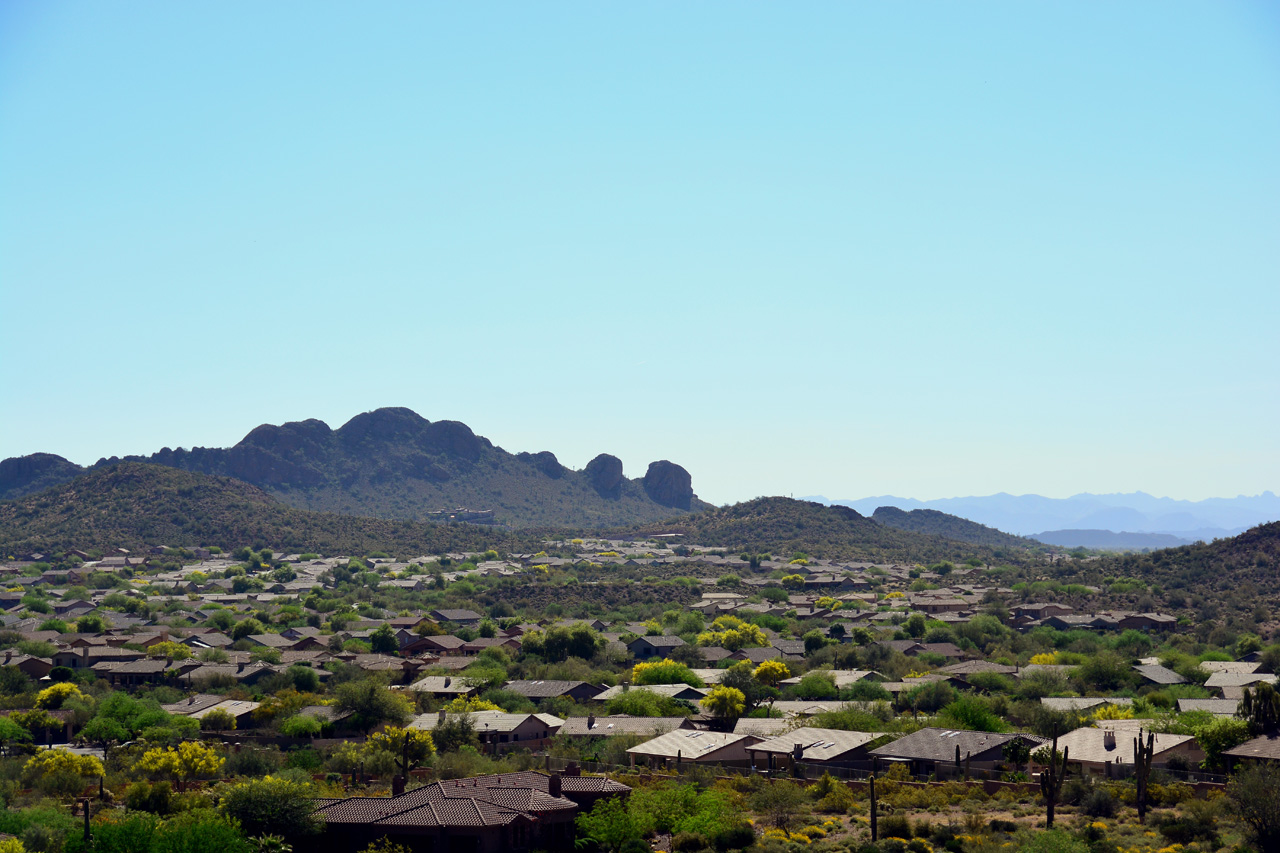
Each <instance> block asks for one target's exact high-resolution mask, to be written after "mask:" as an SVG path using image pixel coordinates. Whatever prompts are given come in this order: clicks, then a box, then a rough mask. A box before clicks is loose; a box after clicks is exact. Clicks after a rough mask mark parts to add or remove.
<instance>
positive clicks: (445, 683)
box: [444, 675, 453, 687]
mask: <svg viewBox="0 0 1280 853" xmlns="http://www.w3.org/2000/svg"><path fill="white" fill-rule="evenodd" d="M452 683H453V679H452V678H450V677H449V676H447V675H446V676H445V677H444V686H445V687H448V686H449V685H450V684H452Z"/></svg>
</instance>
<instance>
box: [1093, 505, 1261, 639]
mask: <svg viewBox="0 0 1280 853" xmlns="http://www.w3.org/2000/svg"><path fill="white" fill-rule="evenodd" d="M1095 569H1096V571H1098V572H1099V573H1102V574H1113V575H1116V576H1122V577H1136V578H1140V579H1142V580H1144V581H1146V582H1148V583H1149V584H1153V585H1158V586H1160V587H1161V588H1162V589H1163V590H1164V591H1165V593H1167V594H1172V595H1181V594H1183V593H1187V594H1191V595H1195V596H1203V597H1205V598H1208V599H1210V600H1212V601H1219V602H1222V601H1227V600H1229V599H1237V598H1239V599H1244V601H1243V602H1242V603H1245V604H1247V605H1248V606H1249V607H1252V606H1253V604H1254V603H1262V601H1263V600H1266V601H1269V602H1270V603H1271V605H1272V606H1276V605H1280V521H1273V522H1271V523H1270V524H1262V525H1259V526H1258V527H1254V528H1252V529H1250V530H1246V531H1245V532H1244V533H1241V534H1240V535H1239V536H1233V537H1231V538H1230V539H1219V540H1217V541H1214V542H1210V543H1208V544H1204V543H1200V544H1195V545H1184V546H1182V547H1180V548H1166V549H1164V550H1162V551H1153V552H1151V553H1150V554H1126V555H1124V556H1117V557H1107V558H1104V559H1102V560H1100V561H1098V562H1097V563H1096V564H1095ZM1275 615H1277V616H1280V614H1275Z"/></svg>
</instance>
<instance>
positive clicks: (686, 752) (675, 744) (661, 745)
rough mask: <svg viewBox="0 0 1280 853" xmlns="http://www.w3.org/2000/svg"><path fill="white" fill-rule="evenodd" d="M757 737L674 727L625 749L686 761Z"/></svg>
mask: <svg viewBox="0 0 1280 853" xmlns="http://www.w3.org/2000/svg"><path fill="white" fill-rule="evenodd" d="M758 740H759V738H757V737H755V736H753V735H747V734H735V733H732V732H704V731H695V730H691V729H676V730H675V731H671V732H667V733H666V734H664V735H659V736H658V737H656V738H654V739H653V740H647V741H645V742H644V743H641V744H637V745H636V746H633V747H631V748H630V749H628V750H627V752H628V753H630V754H632V755H652V756H656V757H659V758H677V757H680V758H683V759H684V760H686V761H697V760H699V759H701V758H709V757H711V756H714V755H715V753H717V752H719V751H720V750H722V749H724V748H726V747H729V746H733V745H734V744H739V743H741V744H742V745H744V746H746V745H750V744H752V743H756V742H757V741H758Z"/></svg>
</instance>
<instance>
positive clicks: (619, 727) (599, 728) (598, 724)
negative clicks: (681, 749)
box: [560, 714, 693, 738]
mask: <svg viewBox="0 0 1280 853" xmlns="http://www.w3.org/2000/svg"><path fill="white" fill-rule="evenodd" d="M691 728H693V724H692V723H690V722H689V719H688V718H687V717H631V716H628V715H626V714H615V715H613V716H609V717H597V716H595V715H594V714H588V715H587V716H585V717H569V718H568V719H566V720H565V721H564V725H563V726H561V727H560V737H566V738H592V737H614V736H616V735H641V736H644V737H651V738H652V737H657V736H658V735H663V734H666V733H667V732H671V731H675V730H676V729H691Z"/></svg>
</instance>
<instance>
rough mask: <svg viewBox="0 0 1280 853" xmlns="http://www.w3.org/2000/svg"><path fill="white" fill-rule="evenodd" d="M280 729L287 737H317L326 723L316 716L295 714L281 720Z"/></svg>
mask: <svg viewBox="0 0 1280 853" xmlns="http://www.w3.org/2000/svg"><path fill="white" fill-rule="evenodd" d="M279 729H280V734H282V735H286V736H287V737H315V736H316V735H318V734H320V732H322V731H323V730H324V724H323V723H321V722H320V721H319V720H317V719H316V718H315V717H311V716H306V715H303V714H294V715H293V716H292V717H286V718H285V719H283V720H281V721H280V724H279Z"/></svg>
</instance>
